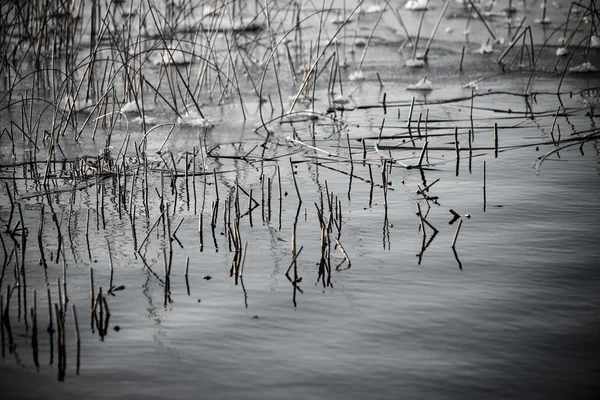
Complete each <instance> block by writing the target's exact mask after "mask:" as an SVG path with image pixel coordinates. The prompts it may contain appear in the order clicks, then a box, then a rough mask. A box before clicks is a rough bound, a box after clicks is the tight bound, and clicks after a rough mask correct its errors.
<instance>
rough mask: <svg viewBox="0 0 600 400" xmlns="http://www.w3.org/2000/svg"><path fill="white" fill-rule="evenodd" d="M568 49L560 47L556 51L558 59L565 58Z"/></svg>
mask: <svg viewBox="0 0 600 400" xmlns="http://www.w3.org/2000/svg"><path fill="white" fill-rule="evenodd" d="M567 52H568V51H567V48H566V47H559V48H558V49H556V55H557V56H558V57H561V56H564V55H565V54H567Z"/></svg>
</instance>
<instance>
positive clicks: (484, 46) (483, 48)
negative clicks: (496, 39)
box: [474, 42, 494, 54]
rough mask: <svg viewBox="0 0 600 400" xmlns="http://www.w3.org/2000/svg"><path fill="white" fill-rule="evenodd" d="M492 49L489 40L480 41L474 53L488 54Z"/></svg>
mask: <svg viewBox="0 0 600 400" xmlns="http://www.w3.org/2000/svg"><path fill="white" fill-rule="evenodd" d="M493 51H494V45H493V44H492V43H490V42H487V43H481V47H479V48H478V49H477V50H475V52H474V53H476V54H488V53H491V52H493Z"/></svg>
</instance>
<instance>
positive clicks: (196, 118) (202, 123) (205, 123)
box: [177, 111, 219, 128]
mask: <svg viewBox="0 0 600 400" xmlns="http://www.w3.org/2000/svg"><path fill="white" fill-rule="evenodd" d="M215 122H219V121H217V120H208V119H206V118H202V117H201V116H200V114H198V112H197V111H191V112H188V113H185V114H183V115H182V116H180V117H178V118H177V123H178V124H179V125H181V126H191V127H195V128H212V127H214V126H215V125H214V123H215Z"/></svg>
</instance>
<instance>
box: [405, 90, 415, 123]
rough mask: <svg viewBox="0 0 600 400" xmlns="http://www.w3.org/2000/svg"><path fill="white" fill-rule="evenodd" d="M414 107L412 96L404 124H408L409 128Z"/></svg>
mask: <svg viewBox="0 0 600 400" xmlns="http://www.w3.org/2000/svg"><path fill="white" fill-rule="evenodd" d="M414 107H415V96H413V97H412V100H411V101H410V110H409V111H408V122H407V124H406V126H408V127H409V128H410V122H411V119H412V115H413V108H414Z"/></svg>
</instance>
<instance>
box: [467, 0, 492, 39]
mask: <svg viewBox="0 0 600 400" xmlns="http://www.w3.org/2000/svg"><path fill="white" fill-rule="evenodd" d="M469 4H471V7H472V8H473V9H474V10H475V12H476V13H477V16H478V17H479V20H480V21H481V22H482V23H483V25H484V26H485V29H487V31H488V32H489V34H490V36H491V37H492V39H494V42H497V41H498V39H496V35H494V32H492V30H491V29H490V27H489V25H488V24H487V22H485V19H483V16H482V15H481V13H480V12H479V9H478V8H477V7H476V6H475V5H474V4H473V1H472V0H469Z"/></svg>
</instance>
